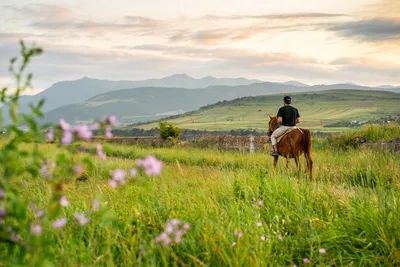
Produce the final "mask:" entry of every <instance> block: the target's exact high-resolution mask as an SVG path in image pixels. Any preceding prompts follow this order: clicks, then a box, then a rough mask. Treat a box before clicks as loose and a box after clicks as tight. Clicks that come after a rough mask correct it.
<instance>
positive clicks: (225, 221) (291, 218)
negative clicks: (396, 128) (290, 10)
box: [0, 145, 400, 266]
mask: <svg viewBox="0 0 400 267" xmlns="http://www.w3.org/2000/svg"><path fill="white" fill-rule="evenodd" d="M92 146H93V145H92ZM109 147H110V149H112V150H110V151H108V156H109V159H108V160H106V161H103V160H100V159H99V158H98V157H97V156H93V160H94V162H95V167H94V169H93V170H91V171H88V172H87V175H86V176H87V177H88V179H87V180H86V181H81V182H77V183H75V184H72V185H70V186H69V187H68V188H67V192H66V196H67V198H68V199H69V200H70V202H71V207H69V208H68V209H66V214H67V216H68V217H69V218H70V220H71V221H73V212H74V211H75V210H79V211H84V210H88V209H90V208H91V203H90V201H91V200H92V199H93V198H95V197H99V198H100V200H101V203H102V205H103V206H104V207H106V208H107V209H108V210H109V212H110V214H113V215H115V216H116V217H117V218H118V220H117V221H111V222H112V223H111V225H108V224H102V222H103V220H105V219H107V218H108V217H107V216H106V217H105V219H101V218H92V222H91V224H89V225H87V226H86V227H83V228H82V227H79V226H76V225H74V224H70V225H69V226H67V227H66V229H64V230H62V231H60V232H58V233H56V234H55V235H54V237H53V238H52V239H51V242H52V243H53V244H54V246H52V249H51V251H49V253H50V254H51V255H53V257H52V258H51V260H50V261H51V262H53V263H54V264H56V265H67V266H89V265H99V266H114V265H118V266H132V265H134V266H149V265H150V266H154V265H156V266H165V265H179V266H181V265H185V266H186V265H190V266H203V265H205V266H265V265H267V266H289V265H290V266H292V265H293V264H296V265H297V266H303V265H304V263H303V258H309V259H310V260H311V263H312V264H313V265H320V266H344V265H345V266H394V265H399V264H400V232H399V231H398V229H400V221H399V220H398V218H400V205H399V204H400V203H399V197H398V196H399V191H400V165H399V162H400V155H398V154H388V153H384V152H382V151H374V150H371V149H350V150H349V151H348V152H346V153H344V152H338V151H336V150H333V149H316V150H314V152H313V159H314V166H315V168H314V176H315V180H314V181H313V182H310V181H309V180H308V179H307V176H306V175H305V174H301V175H300V176H297V174H296V171H295V167H294V166H295V165H294V162H292V163H291V164H290V168H289V170H287V169H286V168H285V162H284V161H283V160H280V162H279V163H278V168H277V170H276V172H274V171H273V170H272V169H271V166H272V158H271V157H270V156H268V155H265V154H263V153H260V152H258V153H254V154H251V155H249V154H246V153H239V152H222V151H215V150H204V149H194V148H158V149H157V148H152V149H145V148H140V147H136V146H123V145H109ZM41 151H42V152H43V153H46V154H47V155H48V156H49V157H50V158H54V156H55V153H56V152H57V150H56V149H55V147H53V146H52V145H43V146H41ZM111 151H112V152H111ZM148 154H153V155H156V156H157V157H158V158H160V159H162V161H163V162H164V168H163V171H162V175H161V176H159V177H153V178H146V177H142V176H139V177H137V178H135V179H134V180H133V181H131V182H130V183H128V184H126V185H125V186H123V187H122V188H120V189H119V190H115V189H112V188H110V187H109V186H108V184H107V181H108V179H110V174H109V173H110V171H111V170H113V169H115V168H125V169H129V168H132V167H133V166H134V165H135V161H134V160H135V159H137V158H143V157H145V156H146V155H148ZM76 157H77V159H79V158H80V157H82V155H79V154H78V155H76ZM302 164H303V166H304V159H302ZM303 169H304V167H303ZM14 182H15V183H18V184H20V185H21V190H22V191H23V194H24V195H25V196H26V197H30V198H34V199H36V200H38V201H39V206H40V203H44V202H45V201H47V200H48V199H49V197H50V190H51V189H50V188H48V186H47V185H46V184H45V183H44V182H43V181H42V180H40V179H36V180H32V179H30V178H29V177H15V179H14ZM259 200H262V201H263V205H262V206H258V204H257V202H258V201H259ZM172 218H178V219H180V220H182V221H185V222H189V223H190V224H191V229H190V230H189V232H187V233H186V234H185V236H184V239H185V242H184V243H183V244H178V245H174V246H171V247H170V246H168V247H163V246H162V245H161V244H158V243H155V242H154V241H153V240H154V238H155V237H156V236H157V235H158V234H160V233H161V232H162V231H163V230H164V227H165V223H166V221H168V220H169V219H172ZM257 222H262V226H261V227H257V225H256V224H257ZM236 229H237V230H238V231H239V232H242V233H243V237H242V238H238V237H237V236H236V235H235V234H234V233H235V230H236ZM278 235H282V238H283V239H282V241H281V240H279V239H278ZM262 236H264V237H265V238H266V240H265V241H263V240H261V237H262ZM320 248H325V249H326V253H325V254H320V253H319V249H320ZM2 253H5V252H0V259H1V254H2Z"/></svg>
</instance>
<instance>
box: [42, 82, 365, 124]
mask: <svg viewBox="0 0 400 267" xmlns="http://www.w3.org/2000/svg"><path fill="white" fill-rule="evenodd" d="M332 88H344V89H347V90H349V89H348V88H351V86H350V85H320V86H310V87H298V86H293V85H285V84H280V83H269V82H265V83H255V84H251V85H243V86H211V87H208V88H203V89H197V90H191V89H185V88H161V87H143V88H133V89H124V90H117V91H111V92H107V93H104V94H99V95H97V96H95V97H92V98H90V99H88V100H87V101H85V102H84V103H78V104H71V105H66V106H63V107H59V108H56V109H54V110H51V111H49V112H47V113H46V114H45V116H46V121H50V122H57V121H59V119H60V118H64V119H66V120H68V121H70V122H89V121H92V120H93V119H96V118H99V117H101V116H106V115H110V114H114V115H116V116H117V117H118V119H119V121H121V122H123V123H137V122H148V121H152V120H157V119H160V118H164V117H168V116H170V115H176V114H181V113H184V112H188V111H193V110H196V109H198V108H200V107H202V106H205V105H209V104H213V103H216V102H219V101H226V100H233V99H236V98H242V97H247V96H261V95H270V94H280V99H279V100H277V102H276V103H275V104H277V105H279V104H281V103H282V96H283V95H284V94H295V93H299V92H304V91H320V90H329V89H332ZM358 88H361V89H363V90H368V89H370V88H368V87H365V88H364V87H358Z"/></svg>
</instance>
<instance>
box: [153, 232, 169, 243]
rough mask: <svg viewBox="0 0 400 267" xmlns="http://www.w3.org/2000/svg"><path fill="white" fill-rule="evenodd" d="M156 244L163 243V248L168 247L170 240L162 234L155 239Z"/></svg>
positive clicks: (165, 234)
mask: <svg viewBox="0 0 400 267" xmlns="http://www.w3.org/2000/svg"><path fill="white" fill-rule="evenodd" d="M155 241H156V242H161V241H162V242H164V246H166V245H169V244H170V243H171V239H170V238H169V236H168V234H167V233H165V232H163V233H161V234H160V235H159V236H157V237H156V238H155Z"/></svg>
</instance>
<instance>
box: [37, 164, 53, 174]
mask: <svg viewBox="0 0 400 267" xmlns="http://www.w3.org/2000/svg"><path fill="white" fill-rule="evenodd" d="M39 173H40V174H43V175H44V176H46V177H50V175H51V174H50V171H49V167H48V166H47V165H46V164H43V163H42V164H41V166H40V169H39Z"/></svg>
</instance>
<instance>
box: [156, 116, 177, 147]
mask: <svg viewBox="0 0 400 267" xmlns="http://www.w3.org/2000/svg"><path fill="white" fill-rule="evenodd" d="M159 125H160V137H161V138H162V139H163V140H166V139H170V140H171V141H173V142H174V141H176V140H177V139H178V138H179V135H180V134H181V129H179V128H178V127H177V126H173V125H172V124H168V123H167V122H166V121H160V123H159Z"/></svg>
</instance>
